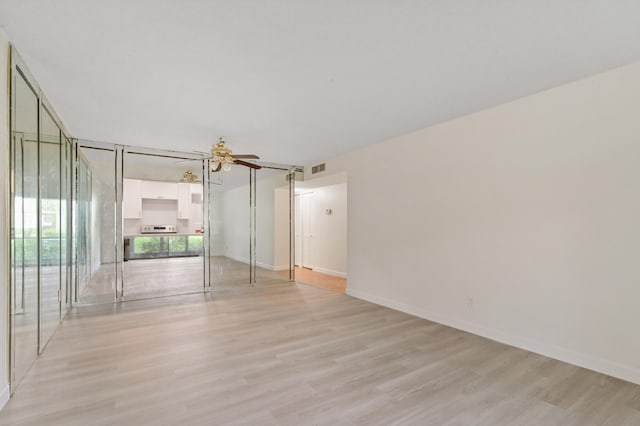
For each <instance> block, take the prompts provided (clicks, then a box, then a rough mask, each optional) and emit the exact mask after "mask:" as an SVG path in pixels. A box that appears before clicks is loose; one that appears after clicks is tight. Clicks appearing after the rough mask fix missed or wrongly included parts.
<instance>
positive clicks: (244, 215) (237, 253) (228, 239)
mask: <svg viewBox="0 0 640 426" xmlns="http://www.w3.org/2000/svg"><path fill="white" fill-rule="evenodd" d="M220 194H222V198H223V213H222V226H223V232H222V233H223V239H224V255H225V256H226V257H229V258H231V259H234V260H238V261H240V262H245V263H249V185H245V186H242V187H240V188H235V189H232V190H229V191H225V192H221V193H220Z"/></svg>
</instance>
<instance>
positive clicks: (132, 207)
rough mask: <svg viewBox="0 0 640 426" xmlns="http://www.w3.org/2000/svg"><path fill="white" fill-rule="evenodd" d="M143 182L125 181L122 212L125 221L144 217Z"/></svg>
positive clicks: (136, 180)
mask: <svg viewBox="0 0 640 426" xmlns="http://www.w3.org/2000/svg"><path fill="white" fill-rule="evenodd" d="M141 195H142V181H141V180H138V179H124V182H123V191H122V210H123V213H124V218H125V219H140V218H141V217H142V197H141Z"/></svg>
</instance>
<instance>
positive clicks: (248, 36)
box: [0, 0, 640, 165]
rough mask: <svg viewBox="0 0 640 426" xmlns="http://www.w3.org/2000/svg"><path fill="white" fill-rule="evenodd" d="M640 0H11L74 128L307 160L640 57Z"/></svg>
mask: <svg viewBox="0 0 640 426" xmlns="http://www.w3.org/2000/svg"><path fill="white" fill-rule="evenodd" d="M639 17H640V2H637V1H622V0H601V1H592V0H582V1H581V0H565V1H529V2H522V1H506V0H504V1H473V0H467V1H455V0H447V1H445V0H442V1H426V0H425V1H403V0H401V1H397V0H396V1H376V0H368V1H362V0H358V1H298V2H296V1H195V0H190V1H185V0H180V1H178V0H173V1H166V0H165V1H162V0H145V1H141V0H138V1H136V0H120V1H114V0H111V1H97V0H57V1H47V2H36V1H25V0H13V1H8V0H3V1H2V2H0V25H2V26H3V27H4V28H5V31H6V32H7V34H8V35H9V38H10V39H11V40H12V42H13V43H14V44H15V45H16V47H17V48H18V50H19V51H20V53H21V55H22V56H23V58H24V60H25V62H27V64H28V66H29V67H30V69H31V71H32V73H33V74H34V75H35V76H36V78H37V80H38V82H39V83H40V86H41V87H42V88H43V90H44V91H45V93H46V94H47V96H48V98H49V99H50V100H51V101H52V103H53V104H54V105H55V107H56V109H57V111H58V113H59V115H60V116H61V117H62V119H63V120H64V121H65V124H66V125H67V127H68V128H69V129H70V131H71V132H72V134H73V136H75V137H79V138H86V139H92V140H99V141H105V142H113V143H121V144H126V145H138V146H147V147H157V148H165V149H178V150H182V151H191V150H199V151H208V150H209V148H210V147H211V145H212V144H213V143H214V142H215V141H216V140H217V138H218V137H219V136H224V137H225V138H226V140H227V141H228V145H229V147H231V148H232V149H233V150H234V152H235V153H256V154H258V155H260V157H261V158H262V159H263V160H265V161H271V162H280V163H288V164H301V165H306V164H310V163H312V162H315V161H319V160H323V159H326V158H329V157H332V156H334V155H337V154H340V153H343V152H346V151H350V150H353V149H356V148H359V147H362V146H365V145H368V144H371V143H376V142H380V141H383V140H385V139H388V138H391V137H394V136H397V135H400V134H403V133H407V132H411V131H414V130H417V129H420V128H424V127H428V126H430V125H433V124H436V123H439V122H442V121H445V120H448V119H451V118H455V117H459V116H462V115H465V114H468V113H471V112H474V111H478V110H481V109H484V108H487V107H490V106H494V105H497V104H500V103H503V102H507V101H510V100H513V99H517V98H519V97H522V96H525V95H529V94H532V93H535V92H538V91H540V90H544V89H547V88H551V87H554V86H558V85H561V84H564V83H567V82H570V81H574V80H577V79H580V78H582V77H586V76H589V75H592V74H596V73H598V72H602V71H605V70H608V69H611V68H614V67H617V66H621V65H625V64H628V63H631V62H635V61H637V60H638V59H640V43H638V40H640V18H639Z"/></svg>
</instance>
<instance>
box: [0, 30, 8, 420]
mask: <svg viewBox="0 0 640 426" xmlns="http://www.w3.org/2000/svg"><path fill="white" fill-rule="evenodd" d="M8 59H9V40H8V39H7V36H6V34H5V33H4V31H2V29H0V152H2V153H3V154H2V167H0V182H2V185H1V187H2V188H1V189H0V204H1V205H2V208H0V277H1V278H0V279H2V282H3V283H4V285H3V286H2V291H0V408H2V407H3V406H4V405H5V404H6V403H7V401H8V400H9V385H8V382H9V380H8V379H9V374H8V371H7V363H8V355H9V344H8V335H7V327H8V324H7V317H8V312H7V295H8V294H9V276H8V274H9V271H8V265H7V256H8V250H9V248H8V246H7V240H8V235H7V229H8V227H9V218H8V217H7V206H8V205H9V197H10V193H9V175H8V170H9V93H8V91H7V83H8V79H9V77H8V75H7V67H8V65H9V64H8Z"/></svg>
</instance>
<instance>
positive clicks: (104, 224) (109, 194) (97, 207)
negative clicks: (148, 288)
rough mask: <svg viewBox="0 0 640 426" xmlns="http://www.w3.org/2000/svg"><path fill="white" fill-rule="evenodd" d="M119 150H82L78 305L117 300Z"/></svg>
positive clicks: (77, 217)
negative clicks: (116, 186) (117, 182)
mask: <svg viewBox="0 0 640 426" xmlns="http://www.w3.org/2000/svg"><path fill="white" fill-rule="evenodd" d="M114 164H115V151H114V150H106V149H95V148H88V147H84V146H83V147H79V148H78V166H77V167H78V171H77V173H78V176H77V182H78V183H77V185H78V187H77V191H78V201H77V204H76V220H77V224H78V229H77V233H78V235H77V244H78V251H77V253H78V259H77V270H78V278H77V281H76V292H77V297H78V303H80V304H95V303H111V302H114V301H115V300H116V264H115V260H116V251H115V247H116V246H115V244H116V236H115V223H116V222H115V221H116V217H115V201H116V199H115V179H116V171H115V167H114Z"/></svg>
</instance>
